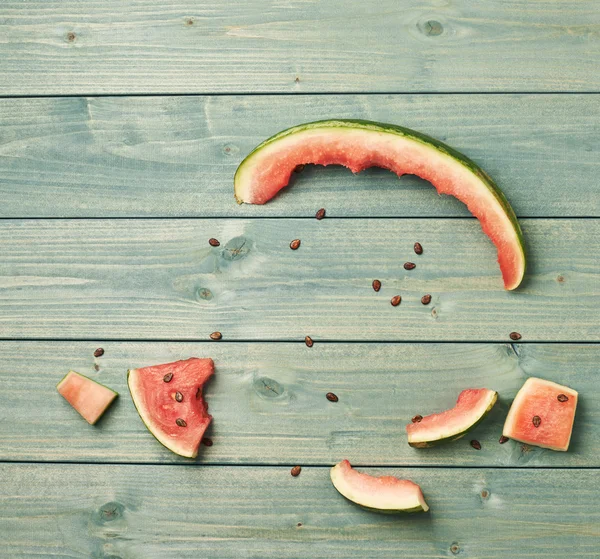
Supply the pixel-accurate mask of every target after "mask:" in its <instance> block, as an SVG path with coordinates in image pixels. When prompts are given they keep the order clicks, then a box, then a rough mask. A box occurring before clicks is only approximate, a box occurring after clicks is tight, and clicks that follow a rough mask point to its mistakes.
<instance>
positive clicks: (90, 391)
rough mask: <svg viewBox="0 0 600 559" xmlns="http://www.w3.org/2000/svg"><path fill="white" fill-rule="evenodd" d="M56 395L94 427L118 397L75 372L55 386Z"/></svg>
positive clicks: (69, 373) (71, 372)
mask: <svg viewBox="0 0 600 559" xmlns="http://www.w3.org/2000/svg"><path fill="white" fill-rule="evenodd" d="M56 389H57V390H58V393H59V394H60V395H61V396H62V397H63V398H64V399H65V400H66V401H67V402H69V404H71V405H72V406H73V407H74V408H75V409H76V410H77V411H78V412H79V414H80V415H81V416H82V417H83V418H84V419H85V420H86V421H87V422H88V423H89V424H90V425H94V424H95V423H96V422H97V421H98V420H99V419H100V417H102V414H103V413H104V412H105V411H106V410H107V409H108V407H109V406H110V405H111V404H112V403H113V401H114V400H115V398H116V397H117V396H118V395H119V394H118V393H117V392H115V391H114V390H111V389H110V388H107V387H106V386H104V385H103V384H100V383H99V382H96V381H95V380H92V379H91V378H88V377H86V376H85V375H82V374H80V373H76V372H75V371H69V372H68V373H67V374H66V375H65V376H64V378H63V379H62V380H61V381H60V382H59V383H58V384H57V385H56Z"/></svg>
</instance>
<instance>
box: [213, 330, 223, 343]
mask: <svg viewBox="0 0 600 559" xmlns="http://www.w3.org/2000/svg"><path fill="white" fill-rule="evenodd" d="M222 337H223V334H221V332H213V333H212V334H211V335H210V339H211V340H215V341H216V342H217V341H219V340H220V339H221V338H222Z"/></svg>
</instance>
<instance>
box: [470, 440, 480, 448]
mask: <svg viewBox="0 0 600 559" xmlns="http://www.w3.org/2000/svg"><path fill="white" fill-rule="evenodd" d="M471 446H472V447H473V448H474V449H475V450H481V443H480V442H479V441H476V440H475V439H473V440H472V441H471Z"/></svg>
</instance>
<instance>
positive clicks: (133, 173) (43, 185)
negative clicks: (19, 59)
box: [0, 95, 600, 217]
mask: <svg viewBox="0 0 600 559" xmlns="http://www.w3.org/2000/svg"><path fill="white" fill-rule="evenodd" d="M331 117H345V118H365V119H371V120H378V121H382V122H394V123H398V124H402V125H405V126H409V127H413V128H415V129H417V130H421V131H423V132H426V133H428V134H431V135H432V136H434V137H437V138H440V139H443V140H444V141H446V142H448V143H449V144H450V145H452V146H454V147H456V148H457V149H459V150H461V151H463V152H464V153H466V154H467V155H468V156H469V157H471V158H472V159H474V160H475V161H476V162H477V163H479V164H480V165H482V166H483V168H484V169H486V170H487V172H488V173H490V174H491V175H492V176H493V177H494V178H495V180H496V181H497V182H498V184H499V185H500V186H501V188H502V189H503V190H504V192H505V193H506V195H507V197H508V198H509V200H510V201H511V203H512V204H513V207H514V208H515V211H516V212H517V215H519V216H533V217H536V216H544V217H551V216H556V217H564V216H600V196H598V194H597V180H596V178H597V176H598V173H599V169H600V164H599V161H600V144H599V143H598V141H597V136H598V134H597V130H598V128H599V126H600V103H598V98H597V96H595V95H568V96H565V95H424V96H423V95H349V96H328V95H327V96H304V95H301V96H293V95H288V96H258V97H257V96H244V97H230V96H224V97H160V98H152V97H126V98H121V97H108V98H60V99H56V98H51V99H5V100H3V101H1V102H0V126H1V135H0V196H1V198H2V206H1V207H0V216H2V217H39V216H46V217H65V216H66V217H75V216H83V217H86V216H95V217H107V216H128V217H133V216H162V217H167V216H201V217H209V216H216V217H222V216H232V217H239V216H281V217H283V216H313V215H314V213H315V212H316V210H317V209H319V208H321V207H325V208H326V209H327V214H328V215H329V216H394V217H398V216H400V217H402V216H410V217H418V216H455V215H465V216H466V215H468V211H467V209H466V208H465V207H464V206H463V205H462V204H461V203H460V202H458V201H457V200H456V199H454V198H452V197H448V196H443V197H439V196H437V193H436V192H435V190H434V189H433V188H431V186H430V185H429V184H428V183H425V182H423V181H421V180H419V179H417V178H415V177H408V176H406V177H403V178H402V179H401V180H398V179H397V178H396V177H395V176H394V175H392V174H390V173H389V172H387V171H383V170H375V169H372V170H369V171H367V172H364V173H362V174H360V175H357V176H353V175H352V174H351V173H350V172H349V171H348V170H346V169H342V168H338V167H329V168H327V169H324V168H315V167H307V168H306V169H305V170H304V172H303V173H302V174H301V175H299V176H297V177H295V184H294V186H293V187H290V188H288V189H287V190H285V191H284V192H283V193H281V194H280V195H279V196H278V197H276V198H275V199H274V200H272V201H271V202H270V203H269V204H267V205H265V206H248V205H243V206H238V205H237V204H236V203H235V201H234V198H233V174H234V172H235V169H236V167H237V165H238V164H239V163H240V161H241V160H242V158H243V157H244V156H245V155H247V154H248V153H249V152H250V151H251V150H252V149H253V148H254V147H255V146H256V145H257V144H258V143H260V142H261V141H262V140H263V139H265V138H267V137H269V136H271V135H272V134H274V133H276V132H277V131H279V130H282V129H284V128H287V127H289V126H292V125H294V124H298V123H300V122H307V121H311V120H317V119H326V118H331Z"/></svg>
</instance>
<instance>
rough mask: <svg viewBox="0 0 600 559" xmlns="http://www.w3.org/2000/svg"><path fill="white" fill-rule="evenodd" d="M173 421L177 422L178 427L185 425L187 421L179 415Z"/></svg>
mask: <svg viewBox="0 0 600 559" xmlns="http://www.w3.org/2000/svg"><path fill="white" fill-rule="evenodd" d="M175 423H177V425H179V427H187V423H186V422H185V421H184V420H183V419H181V417H178V418H177V419H176V420H175Z"/></svg>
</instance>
